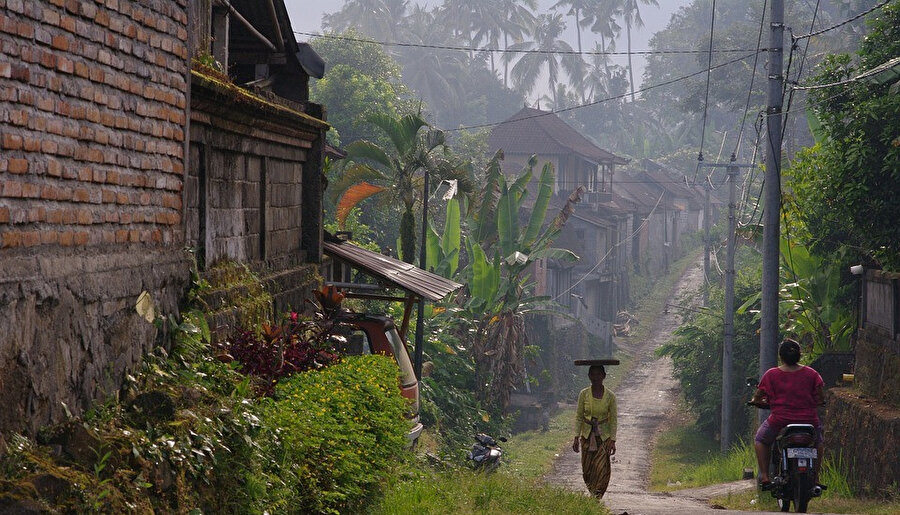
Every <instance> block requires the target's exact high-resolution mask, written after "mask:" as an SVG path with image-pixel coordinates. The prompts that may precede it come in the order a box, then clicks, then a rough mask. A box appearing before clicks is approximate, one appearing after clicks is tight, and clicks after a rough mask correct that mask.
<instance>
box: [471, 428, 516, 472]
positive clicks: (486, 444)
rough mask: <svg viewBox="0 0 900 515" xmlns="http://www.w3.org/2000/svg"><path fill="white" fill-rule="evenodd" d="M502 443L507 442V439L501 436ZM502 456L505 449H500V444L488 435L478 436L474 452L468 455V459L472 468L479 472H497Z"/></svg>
mask: <svg viewBox="0 0 900 515" xmlns="http://www.w3.org/2000/svg"><path fill="white" fill-rule="evenodd" d="M500 441H501V442H505V441H506V438H504V437H502V436H501V437H500ZM502 456H503V449H501V448H500V444H498V443H497V440H495V439H494V438H493V437H492V436H490V435H488V434H486V433H478V434H476V435H475V443H473V444H472V450H470V451H468V452H467V453H466V459H468V460H469V461H470V462H471V465H472V468H473V469H475V470H476V471H479V472H493V471H495V470H497V467H499V466H500V458H501V457H502Z"/></svg>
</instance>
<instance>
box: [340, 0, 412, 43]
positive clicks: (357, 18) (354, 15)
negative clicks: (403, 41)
mask: <svg viewBox="0 0 900 515" xmlns="http://www.w3.org/2000/svg"><path fill="white" fill-rule="evenodd" d="M408 6H409V0H347V2H346V3H345V4H344V7H342V8H341V10H340V11H338V12H335V13H331V14H326V15H324V16H323V17H322V27H323V28H324V29H328V30H331V31H334V32H344V31H346V30H348V29H357V30H359V31H360V32H362V33H363V34H366V35H368V36H370V37H373V38H378V39H384V40H386V41H397V40H398V38H397V36H399V35H400V33H401V28H402V24H403V20H404V16H405V15H406V10H407V7H408Z"/></svg>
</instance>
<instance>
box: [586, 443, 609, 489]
mask: <svg viewBox="0 0 900 515" xmlns="http://www.w3.org/2000/svg"><path fill="white" fill-rule="evenodd" d="M611 472H612V470H611V468H610V463H609V440H608V439H607V440H605V441H603V443H600V444H599V445H597V450H596V451H589V450H588V439H587V438H582V439H581V474H582V477H584V484H585V485H587V489H588V491H589V492H591V495H593V496H596V497H598V498H600V497H603V494H605V493H606V487H608V486H609V476H610V473H611Z"/></svg>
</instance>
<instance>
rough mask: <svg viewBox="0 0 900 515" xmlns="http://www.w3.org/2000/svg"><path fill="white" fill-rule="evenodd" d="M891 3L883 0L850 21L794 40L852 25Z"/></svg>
mask: <svg viewBox="0 0 900 515" xmlns="http://www.w3.org/2000/svg"><path fill="white" fill-rule="evenodd" d="M892 1H893V0H884V1H883V2H881V3H880V4H877V5H875V6H873V7H872V8H870V9H868V10H866V11H863V12H861V13H859V14H857V15H856V16H854V17H852V18H850V19H847V20H844V21H842V22H840V23H838V24H836V25H832V26H831V27H826V28H824V29H821V30H817V31H815V32H810V33H809V34H804V35H802V36H797V38H796V39H806V38H811V37H813V36H818V35H819V34H822V33H824V32H828V31H830V30H834V29H836V28H838V27H843V26H844V25H846V24H848V23H852V22H854V21H856V20H858V19H860V18H862V17H863V16H865V15H867V14H869V13H871V12H873V11H877V10H878V9H881V8H882V7H884V6H886V5H887V4H889V3H891V2H892Z"/></svg>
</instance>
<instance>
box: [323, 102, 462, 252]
mask: <svg viewBox="0 0 900 515" xmlns="http://www.w3.org/2000/svg"><path fill="white" fill-rule="evenodd" d="M369 121H370V122H371V123H372V124H374V125H375V126H377V127H378V128H380V129H381V130H382V131H383V132H384V133H385V134H386V135H387V137H388V139H389V140H390V142H391V148H382V147H379V146H378V145H376V144H375V143H372V142H370V141H365V140H360V141H355V142H353V143H351V144H349V145H347V147H346V151H347V158H346V159H345V161H344V168H343V173H342V174H341V176H340V178H339V179H338V180H337V181H336V182H335V184H334V185H333V187H332V188H333V189H332V192H331V195H332V197H333V198H335V199H336V200H337V218H338V222H339V223H340V224H341V225H343V223H344V220H345V219H346V217H347V214H348V213H349V212H350V210H351V209H352V208H353V207H355V206H356V205H357V204H359V203H360V202H362V201H363V200H365V199H367V198H369V197H372V196H374V195H381V196H384V197H387V200H388V201H392V202H393V201H399V202H400V203H401V204H402V206H403V213H402V215H401V217H400V255H401V257H402V259H403V260H404V261H406V262H407V263H412V262H413V260H414V257H415V247H416V230H415V229H416V221H415V216H414V214H413V213H414V208H415V205H416V202H417V200H418V199H419V198H421V191H420V190H421V189H422V185H421V179H422V174H423V173H425V172H426V171H427V172H428V173H431V174H434V175H435V177H436V178H437V179H457V180H458V181H459V182H458V184H459V189H460V190H461V191H471V186H472V185H471V182H470V180H469V178H468V175H467V173H466V172H465V170H464V169H463V167H461V166H460V165H459V164H458V163H457V162H455V160H453V159H452V158H450V156H449V154H448V153H446V147H444V133H443V131H440V130H438V129H434V128H432V127H431V126H429V125H428V123H427V122H425V120H424V119H422V117H421V116H420V115H417V114H411V115H406V116H403V117H401V118H399V119H397V118H393V117H391V116H389V115H386V114H374V115H372V116H370V117H369ZM422 265H423V266H424V263H423V264H422Z"/></svg>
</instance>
